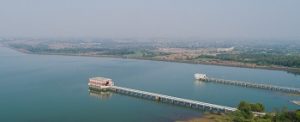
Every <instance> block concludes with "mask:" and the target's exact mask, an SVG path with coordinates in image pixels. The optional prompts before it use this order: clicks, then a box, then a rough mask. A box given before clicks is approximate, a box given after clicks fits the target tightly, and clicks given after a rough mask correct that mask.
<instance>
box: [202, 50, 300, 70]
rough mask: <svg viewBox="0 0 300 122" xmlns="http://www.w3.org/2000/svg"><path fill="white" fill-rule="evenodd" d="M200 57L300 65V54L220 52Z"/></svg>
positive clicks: (264, 63)
mask: <svg viewBox="0 0 300 122" xmlns="http://www.w3.org/2000/svg"><path fill="white" fill-rule="evenodd" d="M199 58H210V59H219V60H227V61H237V62H243V63H253V64H257V65H278V66H286V67H297V68H299V67H300V56H298V55H283V54H262V53H258V54H255V53H241V54H218V55H216V56H207V55H202V56H200V57H199Z"/></svg>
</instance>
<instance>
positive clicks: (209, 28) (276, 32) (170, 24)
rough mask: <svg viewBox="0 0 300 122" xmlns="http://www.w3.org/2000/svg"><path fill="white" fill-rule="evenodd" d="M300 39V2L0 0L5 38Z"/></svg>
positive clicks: (1, 31) (0, 24)
mask: <svg viewBox="0 0 300 122" xmlns="http://www.w3.org/2000/svg"><path fill="white" fill-rule="evenodd" d="M9 36H10V37H12V36H16V37H116V38H128V37H139V38H141V37H142V38H151V37H167V38H199V39H300V0H0V37H9Z"/></svg>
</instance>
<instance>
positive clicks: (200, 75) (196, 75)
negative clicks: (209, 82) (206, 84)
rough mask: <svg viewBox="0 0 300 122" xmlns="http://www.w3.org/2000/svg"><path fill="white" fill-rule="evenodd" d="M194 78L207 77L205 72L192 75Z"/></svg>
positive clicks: (202, 78)
mask: <svg viewBox="0 0 300 122" xmlns="http://www.w3.org/2000/svg"><path fill="white" fill-rule="evenodd" d="M194 77H195V79H197V80H205V79H206V78H207V76H206V74H200V73H196V74H195V75H194Z"/></svg>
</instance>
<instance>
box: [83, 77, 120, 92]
mask: <svg viewBox="0 0 300 122" xmlns="http://www.w3.org/2000/svg"><path fill="white" fill-rule="evenodd" d="M88 85H89V87H91V88H97V89H101V90H105V89H108V88H109V87H111V86H113V85H114V82H113V81H112V79H109V78H105V77H94V78H90V79H89V83H88Z"/></svg>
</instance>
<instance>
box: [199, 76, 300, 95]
mask: <svg viewBox="0 0 300 122" xmlns="http://www.w3.org/2000/svg"><path fill="white" fill-rule="evenodd" d="M202 81H205V82H214V83H221V84H228V85H235V86H243V87H251V88H258V89H266V90H272V91H280V92H285V93H291V94H300V89H299V88H292V87H283V86H275V85H270V84H262V83H254V82H246V81H235V80H224V79H216V78H205V79H203V80H202Z"/></svg>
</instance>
